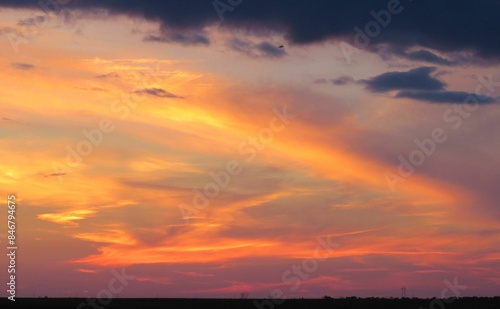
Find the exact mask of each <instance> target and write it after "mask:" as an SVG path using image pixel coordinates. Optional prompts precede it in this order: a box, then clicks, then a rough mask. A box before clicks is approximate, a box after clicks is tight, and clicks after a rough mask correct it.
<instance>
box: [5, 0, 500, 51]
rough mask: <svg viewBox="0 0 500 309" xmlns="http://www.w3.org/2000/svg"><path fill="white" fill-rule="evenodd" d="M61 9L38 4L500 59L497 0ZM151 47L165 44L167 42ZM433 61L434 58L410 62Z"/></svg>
mask: <svg viewBox="0 0 500 309" xmlns="http://www.w3.org/2000/svg"><path fill="white" fill-rule="evenodd" d="M59 2H60V3H61V4H59V5H58V4H57V2H56V1H52V2H51V1H41V2H40V3H42V4H43V3H48V4H47V5H45V9H44V10H45V11H51V12H56V13H57V12H58V11H59V10H60V9H61V8H70V9H71V8H78V9H83V10H91V9H102V8H104V9H107V10H108V11H109V12H110V13H112V14H126V15H129V16H136V17H144V18H146V19H148V20H151V21H160V22H161V23H162V27H163V29H177V30H188V29H189V30H196V31H199V30H203V28H204V27H205V26H208V25H214V24H220V25H221V26H223V27H227V28H231V29H233V28H239V29H244V30H251V31H258V30H259V31H262V30H263V29H267V30H271V31H273V30H275V31H283V32H284V33H285V34H286V37H287V39H288V40H289V41H290V42H293V43H297V44H307V43H314V42H321V41H324V40H326V39H328V38H337V39H338V40H342V41H347V42H349V43H354V36H355V34H356V33H355V31H354V28H355V27H359V29H361V30H362V31H364V32H366V26H367V25H368V24H369V23H370V22H373V23H371V25H372V26H373V25H374V23H378V25H379V27H380V31H378V33H377V35H374V36H373V37H371V38H370V44H372V45H373V44H379V43H389V44H391V45H394V46H400V47H402V48H405V47H411V46H422V47H427V48H431V49H434V50H437V51H441V52H450V51H457V50H472V51H475V52H476V53H477V54H478V55H480V56H482V57H484V58H492V57H494V58H500V41H499V40H497V39H496V34H497V33H500V18H498V16H499V12H500V2H499V1H492V0H476V1H471V0H442V1H435V0H420V1H410V0H401V1H399V0H359V1H345V0H344V1H341V0H318V1H314V2H310V1H306V0H288V1H284V0H281V1H279V0H276V1H269V0H252V1H249V0H246V1H242V2H241V3H240V4H238V5H237V6H231V5H230V3H229V2H226V1H222V3H224V4H226V5H227V7H226V8H229V9H227V10H225V11H219V13H218V12H217V11H216V9H215V7H214V5H213V1H206V0H171V1H160V0H144V1H136V0H108V1H101V0H86V1H67V0H64V1H62V0H59ZM389 5H392V6H393V7H397V8H398V13H397V14H390V16H389V17H388V16H387V15H384V13H385V12H386V11H387V10H388V6H389ZM0 6H3V7H31V8H40V6H41V5H40V4H39V1H38V0H4V1H2V2H1V4H0ZM42 6H43V5H42ZM382 10H385V11H382ZM393 11H394V10H393ZM381 12H382V13H381ZM221 14H222V15H223V18H224V19H223V22H221V21H220V15H221ZM374 16H378V17H379V19H380V20H382V22H380V21H377V18H375V17H374ZM384 20H385V21H384ZM149 39H150V40H155V39H156V40H158V41H162V40H161V36H158V37H154V36H153V37H149ZM429 56H430V55H429V54H428V53H417V54H413V55H409V57H417V58H429ZM431 57H432V56H431ZM434 61H436V59H434Z"/></svg>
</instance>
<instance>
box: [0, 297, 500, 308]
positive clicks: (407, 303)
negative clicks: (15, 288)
mask: <svg viewBox="0 0 500 309" xmlns="http://www.w3.org/2000/svg"><path fill="white" fill-rule="evenodd" d="M0 308H37V309H49V308H50V309H56V308H64V309H88V308H96V309H101V308H102V309H115V308H120V309H128V308H130V309H156V308H158V309H159V308H162V309H164V308H168V309H191V308H192V309H208V308H217V309H436V308H440V309H500V297H493V298H484V297H467V298H460V299H446V300H439V299H433V298H432V299H421V298H403V299H397V298H395V299H388V298H357V297H347V298H342V299H335V298H329V297H325V298H323V299H202V298H196V299H184V298H173V299H161V298H160V299H143V298H141V299H135V298H134V299H130V298H117V299H109V300H102V301H100V300H96V299H85V298H24V299H21V298H18V299H16V301H15V302H12V301H10V300H8V299H2V300H0Z"/></svg>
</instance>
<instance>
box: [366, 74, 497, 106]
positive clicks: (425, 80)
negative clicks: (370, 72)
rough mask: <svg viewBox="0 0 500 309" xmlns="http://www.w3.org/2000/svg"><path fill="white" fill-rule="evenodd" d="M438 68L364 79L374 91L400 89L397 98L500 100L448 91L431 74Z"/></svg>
mask: <svg viewBox="0 0 500 309" xmlns="http://www.w3.org/2000/svg"><path fill="white" fill-rule="evenodd" d="M435 69H436V68H431V67H420V68H416V69H413V70H410V71H408V72H387V73H383V74H380V75H378V76H375V77H372V78H371V79H368V80H362V81H360V83H362V84H365V85H366V88H367V89H368V90H370V91H372V92H388V91H393V90H399V92H398V93H397V94H396V96H395V97H396V98H409V99H414V100H419V101H426V102H432V103H466V102H468V103H476V102H477V103H479V104H489V103H495V102H497V101H498V100H497V99H496V98H492V97H489V96H484V95H476V94H473V93H468V92H463V91H447V90H445V89H444V87H445V86H446V84H445V83H443V82H442V81H440V80H439V79H437V78H436V75H438V74H435V76H431V75H430V74H431V73H432V72H434V71H435Z"/></svg>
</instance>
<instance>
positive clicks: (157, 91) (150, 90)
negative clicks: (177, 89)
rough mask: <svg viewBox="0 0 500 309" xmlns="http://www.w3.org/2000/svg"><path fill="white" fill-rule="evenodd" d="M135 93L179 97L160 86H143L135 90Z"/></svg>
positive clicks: (160, 96)
mask: <svg viewBox="0 0 500 309" xmlns="http://www.w3.org/2000/svg"><path fill="white" fill-rule="evenodd" d="M136 93H146V94H149V95H152V96H155V97H159V98H179V97H178V96H176V95H175V94H173V93H170V92H168V91H166V90H164V89H160V88H145V89H142V90H137V91H136Z"/></svg>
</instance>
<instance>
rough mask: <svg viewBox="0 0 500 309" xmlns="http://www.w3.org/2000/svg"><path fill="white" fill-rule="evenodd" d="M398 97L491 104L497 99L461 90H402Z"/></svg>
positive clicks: (435, 101) (439, 101)
mask: <svg viewBox="0 0 500 309" xmlns="http://www.w3.org/2000/svg"><path fill="white" fill-rule="evenodd" d="M396 97H397V98H409V99H414V100H420V101H427V102H433V103H464V102H469V101H470V103H474V102H478V103H481V104H489V103H494V102H495V101H497V100H496V99H494V98H492V97H488V96H482V95H476V94H473V93H468V92H461V91H400V92H399V93H398V94H397V95H396Z"/></svg>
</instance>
